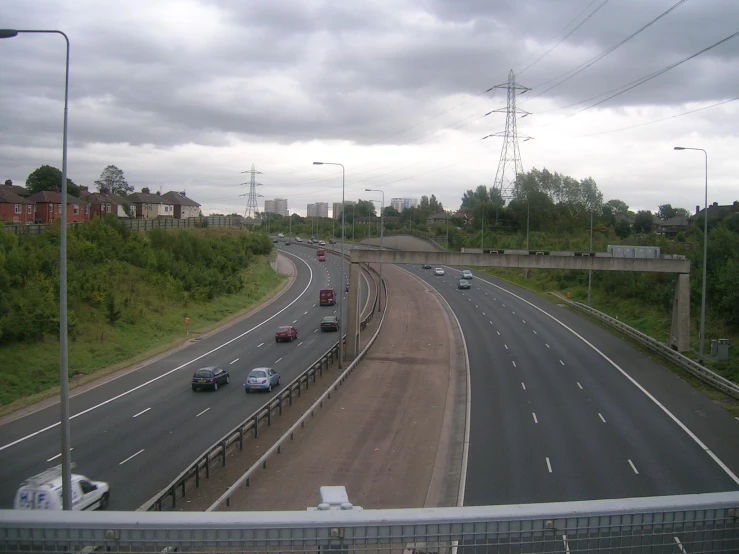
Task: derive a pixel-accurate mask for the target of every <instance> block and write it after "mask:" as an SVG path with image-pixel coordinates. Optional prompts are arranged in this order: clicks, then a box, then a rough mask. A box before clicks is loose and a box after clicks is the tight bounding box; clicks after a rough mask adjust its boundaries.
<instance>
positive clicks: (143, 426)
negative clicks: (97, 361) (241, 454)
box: [0, 245, 367, 510]
mask: <svg viewBox="0 0 739 554" xmlns="http://www.w3.org/2000/svg"><path fill="white" fill-rule="evenodd" d="M280 250H281V251H283V252H285V253H286V254H287V255H288V256H289V257H290V258H291V260H292V261H293V262H294V264H295V266H296V269H297V276H296V279H295V282H294V283H293V285H292V286H291V288H290V289H289V290H288V291H286V292H285V293H284V294H283V295H282V296H281V297H280V298H279V299H277V300H276V301H275V302H273V303H272V304H270V305H268V306H266V307H265V308H264V309H262V310H259V311H258V312H256V313H255V314H253V315H251V316H250V317H248V318H246V319H244V320H242V321H240V322H238V323H236V324H234V325H232V326H230V327H228V328H226V329H224V330H222V331H220V332H218V333H215V334H213V335H211V336H208V337H204V338H202V339H201V340H199V341H194V342H193V343H192V344H191V345H190V346H188V347H187V348H183V349H180V350H178V351H176V352H174V353H172V354H171V355H169V356H166V357H163V358H162V359H159V360H157V361H155V362H153V363H151V364H150V365H148V366H145V367H143V368H141V369H139V370H137V371H134V372H131V373H128V374H124V375H122V376H121V377H119V378H117V379H114V380H112V381H109V382H106V383H104V384H101V385H100V386H98V387H95V388H92V389H90V390H87V391H85V392H83V393H80V394H78V395H75V396H73V397H72V398H71V400H70V410H71V414H72V420H71V437H72V442H71V444H72V448H73V451H72V460H73V461H74V462H75V463H76V464H77V467H76V468H75V469H74V472H75V473H82V474H83V475H86V476H88V477H89V478H91V479H94V480H100V481H107V482H108V483H109V484H110V486H111V498H110V504H109V508H110V509H112V510H134V509H136V508H137V507H139V506H140V505H141V504H143V503H144V502H145V501H146V500H148V499H149V498H151V497H152V496H153V495H154V494H156V493H157V492H158V491H159V490H160V489H162V488H164V487H165V486H166V485H167V484H169V483H170V481H171V480H172V479H174V478H175V477H176V476H177V475H178V474H179V473H180V472H181V471H183V470H184V469H185V468H186V467H187V465H188V464H190V463H191V462H192V461H193V460H194V459H195V458H196V457H197V456H198V455H200V454H201V453H203V452H204V451H205V450H206V449H207V448H208V447H210V446H211V445H212V444H213V443H214V442H215V441H216V440H217V439H219V438H220V437H221V436H222V435H224V434H225V433H227V432H228V431H229V430H230V429H232V428H233V427H235V426H236V425H237V424H238V423H240V422H241V421H243V420H244V419H245V418H246V417H247V416H249V415H250V414H251V413H253V412H254V410H256V409H257V408H258V407H259V406H261V405H262V404H264V403H265V402H266V401H267V399H268V398H269V394H268V393H265V394H250V395H247V394H245V392H244V388H243V383H244V381H245V380H246V376H247V374H248V373H249V371H250V370H251V369H252V368H254V367H260V366H268V367H274V368H275V370H277V371H278V372H279V373H280V375H281V378H282V379H281V381H282V383H283V384H287V383H289V382H290V381H291V380H292V379H294V378H295V377H296V376H297V375H298V374H299V373H301V372H302V371H304V370H305V369H306V368H307V367H308V365H309V364H311V363H313V362H314V361H315V360H317V359H318V358H319V357H320V356H321V355H322V354H323V353H324V352H325V351H326V350H327V349H328V348H329V346H330V345H331V344H333V343H334V342H336V341H337V340H338V335H337V334H336V333H322V332H320V330H319V323H320V320H321V317H323V316H324V315H329V314H332V313H334V312H335V311H336V308H337V307H338V306H333V307H321V306H319V305H318V291H319V290H320V289H322V288H327V287H333V288H334V289H335V290H336V291H337V293H338V292H341V293H342V295H343V294H344V292H343V288H342V287H341V285H340V283H341V277H340V261H339V259H338V258H337V257H335V256H328V257H327V258H326V262H318V260H317V256H316V255H315V251H314V250H308V249H304V248H293V247H287V248H285V247H284V246H282V245H280ZM346 267H347V270H348V265H347V266H346ZM363 285H364V286H363V287H362V302H363V303H364V301H365V298H366V294H367V289H366V284H364V282H363ZM279 325H295V327H297V329H298V332H299V335H298V340H297V341H295V342H292V343H275V340H274V333H275V329H276V328H277V327H278V326H279ZM214 365H217V366H221V367H223V368H225V369H227V370H228V371H229V372H230V374H231V382H230V384H228V385H225V386H221V387H220V388H219V390H218V391H216V392H211V391H201V392H193V391H192V390H191V387H190V379H191V377H192V374H193V372H194V371H195V370H196V369H197V368H199V367H205V366H214ZM278 390H279V389H278ZM73 392H74V391H73ZM276 393H277V391H273V393H272V394H276ZM60 442H61V440H60V434H59V405H58V404H55V405H52V406H50V407H47V408H44V409H42V410H40V411H37V412H34V413H31V414H30V415H27V416H25V417H22V418H20V419H17V420H15V421H11V422H9V423H6V424H5V425H3V426H1V427H0V467H2V471H1V472H0V508H11V507H12V505H13V498H14V495H15V492H16V490H17V488H18V486H19V485H20V483H21V482H22V481H23V480H24V479H25V478H27V477H29V476H31V475H34V474H36V473H38V472H40V471H43V470H44V469H46V468H48V467H51V466H53V465H56V464H58V463H60Z"/></svg>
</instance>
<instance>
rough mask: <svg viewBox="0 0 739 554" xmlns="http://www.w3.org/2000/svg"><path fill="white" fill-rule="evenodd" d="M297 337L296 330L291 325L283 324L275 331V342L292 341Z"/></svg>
mask: <svg viewBox="0 0 739 554" xmlns="http://www.w3.org/2000/svg"><path fill="white" fill-rule="evenodd" d="M297 338H298V330H297V329H296V328H295V327H293V326H292V325H283V326H281V327H280V328H279V329H277V332H276V333H275V342H282V341H288V342H290V341H294V340H295V339H297Z"/></svg>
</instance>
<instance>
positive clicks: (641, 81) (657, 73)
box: [567, 31, 739, 117]
mask: <svg viewBox="0 0 739 554" xmlns="http://www.w3.org/2000/svg"><path fill="white" fill-rule="evenodd" d="M737 36H739V31H737V32H736V33H734V34H732V35H729V36H728V37H726V38H723V39H721V40H720V41H718V42H716V43H714V44H712V45H711V46H707V47H706V48H704V49H703V50H701V51H699V52H696V53H695V54H693V55H691V56H688V57H686V58H683V59H682V60H680V61H679V62H675V63H673V64H670V65H668V66H665V67H663V68H662V69H660V70H658V71H655V72H654V73H651V74H649V75H647V76H645V77H643V78H641V79H638V80H637V81H636V82H634V84H632V85H631V86H627V87H626V88H624V89H623V90H620V91H619V92H616V93H614V94H611V95H610V96H608V97H606V98H604V99H603V100H601V101H599V102H596V103H595V104H591V105H590V106H587V107H585V108H582V109H581V110H578V111H576V112H574V113H571V114H570V115H568V116H567V117H572V116H573V115H577V114H579V113H582V112H584V111H586V110H589V109H590V108H594V107H596V106H600V105H601V104H603V103H604V102H607V101H608V100H610V99H612V98H615V97H616V96H620V95H622V94H623V93H624V92H628V91H630V90H631V89H634V88H636V87H638V86H640V85H643V84H644V83H646V82H648V81H651V80H652V79H654V78H655V77H659V76H660V75H662V74H664V73H667V72H668V71H670V70H671V69H675V68H676V67H678V66H679V65H682V64H684V63H685V62H687V61H689V60H692V59H693V58H696V57H698V56H700V55H701V54H704V53H706V52H708V51H709V50H712V49H714V48H716V47H717V46H720V45H722V44H723V43H725V42H728V41H730V40H731V39H733V38H735V37H737Z"/></svg>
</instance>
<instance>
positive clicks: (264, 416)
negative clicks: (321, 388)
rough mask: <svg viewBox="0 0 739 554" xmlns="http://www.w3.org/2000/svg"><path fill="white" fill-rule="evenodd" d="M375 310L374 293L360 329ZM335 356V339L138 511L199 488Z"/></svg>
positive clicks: (153, 508)
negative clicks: (189, 486) (192, 483)
mask: <svg viewBox="0 0 739 554" xmlns="http://www.w3.org/2000/svg"><path fill="white" fill-rule="evenodd" d="M367 269H368V270H370V271H372V272H373V273H374V270H371V269H370V268H369V266H367ZM375 282H376V281H375ZM376 309H377V296H376V297H375V301H374V303H373V309H372V310H371V311H370V313H369V314H368V315H367V317H365V318H364V319H363V320H362V321H361V322H360V328H361V329H363V330H364V329H365V328H366V327H367V325H368V324H369V322H370V321H372V318H373V317H374V314H375V310H376ZM342 340H343V341H344V343H345V344H346V335H344V336H343V337H342ZM338 356H339V342H338V341H337V342H336V343H335V344H334V345H333V346H331V348H329V349H328V351H326V353H325V354H323V355H322V356H321V357H320V358H318V360H316V361H315V362H314V363H312V364H311V365H310V366H309V367H308V368H307V369H306V370H305V371H304V372H303V373H301V374H300V375H298V376H297V377H296V378H295V379H293V380H292V381H291V382H290V383H289V384H288V385H287V386H286V387H285V388H284V389H283V390H282V391H280V393H279V394H277V395H276V396H275V397H274V398H272V399H271V400H269V401H268V402H267V403H265V404H264V405H263V406H261V407H260V408H258V409H257V410H256V411H255V412H254V413H252V414H251V415H250V416H249V417H247V418H246V419H245V420H244V421H242V422H241V423H239V424H238V425H237V426H236V427H235V428H234V429H232V430H231V431H229V432H228V433H226V434H225V435H224V436H223V437H221V438H220V439H218V440H217V441H216V442H215V443H214V444H213V445H212V446H210V447H209V448H208V449H207V450H206V451H205V452H203V453H202V454H201V455H200V456H198V457H197V458H196V460H195V461H194V462H193V463H191V464H190V465H189V466H188V467H187V468H186V469H185V470H184V471H183V472H182V473H180V474H179V475H178V476H177V477H176V478H175V479H174V480H173V481H172V482H171V483H170V484H169V485H167V486H166V487H165V488H164V489H162V490H161V491H159V492H158V493H157V494H156V495H154V497H152V498H151V499H149V500H148V501H147V502H145V503H144V504H143V505H141V506H140V507H139V508H138V509H137V511H162V510H163V509H165V505H164V504H165V502H166V501H167V499H169V501H171V506H168V507H170V508H171V509H175V508H176V506H177V493H178V491H180V492H181V494H180V498H182V497H184V496H185V492H186V487H187V483H188V482H189V481H191V480H193V479H194V480H195V487H199V486H200V479H201V477H202V476H203V475H204V476H205V478H206V479H208V478H210V472H211V470H213V469H215V467H214V466H213V463H214V462H215V463H220V467H224V466H225V465H226V459H227V457H228V453H229V452H230V451H231V450H233V449H234V448H236V446H237V445H238V448H239V450H240V451H241V450H243V449H244V439H245V438H246V437H247V436H248V435H249V434H250V433H251V434H253V436H254V438H257V437H258V436H259V426H260V424H263V423H264V421H266V422H267V426H270V425H272V418H273V417H274V416H275V415H277V416H280V415H282V411H283V408H284V404H285V402H287V405H288V406H292V403H293V398H294V395H296V394H297V397H298V398H299V397H300V395H301V392H302V390H303V388H305V390H308V388H309V387H310V383H311V379H312V382H313V383H315V382H316V378H317V377H318V376H322V375H323V372H324V371H328V369H329V367H330V366H331V364H333V362H334V360H336V359H338ZM303 385H305V387H303ZM216 467H217V466H216Z"/></svg>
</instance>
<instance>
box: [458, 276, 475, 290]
mask: <svg viewBox="0 0 739 554" xmlns="http://www.w3.org/2000/svg"><path fill="white" fill-rule="evenodd" d="M457 288H458V289H460V290H462V289H470V288H472V285H470V282H469V281H468V280H467V279H460V280H459V283H457Z"/></svg>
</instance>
